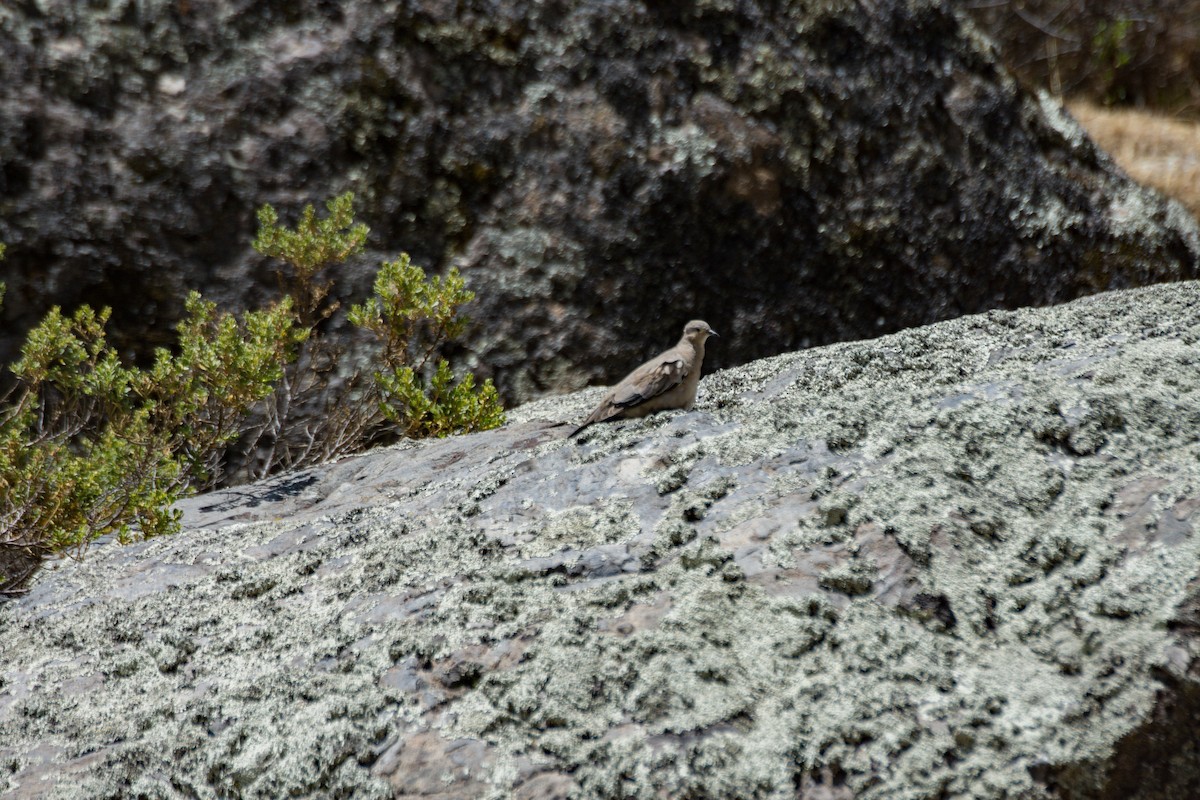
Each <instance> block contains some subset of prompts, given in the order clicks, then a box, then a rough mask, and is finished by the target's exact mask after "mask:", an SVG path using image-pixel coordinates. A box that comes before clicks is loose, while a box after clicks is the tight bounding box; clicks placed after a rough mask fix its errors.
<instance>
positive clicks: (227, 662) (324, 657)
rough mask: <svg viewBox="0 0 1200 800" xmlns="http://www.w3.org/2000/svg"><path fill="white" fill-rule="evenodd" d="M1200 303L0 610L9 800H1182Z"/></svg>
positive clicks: (734, 385)
mask: <svg viewBox="0 0 1200 800" xmlns="http://www.w3.org/2000/svg"><path fill="white" fill-rule="evenodd" d="M1198 364H1200V284H1196V283H1182V284H1176V285H1173V286H1167V287H1156V288H1152V289H1144V290H1135V291H1126V292H1118V293H1111V294H1105V295H1101V296H1098V297H1094V298H1090V299H1086V300H1081V301H1077V302H1075V303H1073V304H1071V305H1067V306H1062V307H1057V308H1052V309H1044V310H1029V311H1020V312H991V313H988V314H986V315H982V316H974V317H967V318H963V319H959V320H955V321H951V322H945V323H940V324H938V325H934V326H931V327H927V328H922V329H917V330H911V331H906V332H903V333H900V334H896V335H892V336H888V337H885V338H881V339H878V340H874V341H868V342H861V343H852V344H840V345H834V346H830V347H825V348H821V349H814V350H809V351H805V352H800V353H795V354H791V355H786V356H780V357H777V358H773V359H769V360H762V361H757V362H754V363H752V364H748V365H746V366H743V367H740V368H737V369H731V370H725V371H722V372H718V373H716V374H713V375H711V376H709V377H707V378H706V379H705V380H704V381H703V382H702V384H701V398H700V402H699V404H698V407H697V410H695V411H694V412H690V413H681V412H667V413H664V414H660V415H657V416H654V417H650V418H647V419H645V420H637V421H631V422H627V423H618V424H611V425H603V426H595V427H594V428H592V429H589V431H588V432H587V434H586V435H585V436H584V437H582V441H578V442H577V441H573V440H567V439H566V438H565V434H566V433H567V432H568V431H569V430H570V427H568V426H567V425H566V424H563V423H564V422H574V421H577V420H578V419H579V418H580V417H581V416H582V415H584V414H585V413H586V412H587V410H588V409H589V407H590V404H591V403H592V402H594V400H595V395H596V392H594V391H591V392H585V393H580V394H576V395H572V396H570V397H565V398H560V399H557V400H552V401H551V400H546V401H540V402H538V403H534V404H530V405H527V406H525V407H522V408H520V409H517V410H516V411H515V412H514V414H513V418H514V419H513V421H512V422H511V423H510V424H509V425H508V426H506V427H505V428H502V429H499V430H496V431H489V432H486V433H480V434H474V435H470V436H465V437H459V438H454V439H448V440H443V441H436V442H425V443H420V444H408V445H405V446H402V447H398V448H395V449H388V450H380V451H376V452H372V453H369V454H365V455H363V456H359V457H356V458H351V459H347V460H345V461H342V462H340V463H337V464H333V465H328V466H325V467H321V468H318V469H313V470H309V471H307V472H302V473H295V474H291V475H286V476H280V477H277V478H275V479H273V480H270V481H267V482H264V483H261V484H257V485H255V486H250V487H241V488H239V489H236V490H228V491H224V492H219V493H215V494H211V495H206V496H202V497H197V498H193V499H190V500H188V501H186V502H185V503H184V504H183V511H184V515H185V527H186V528H187V530H186V531H185V532H184V533H182V534H181V535H179V536H177V537H174V538H167V539H159V540H153V541H150V542H146V543H142V544H138V545H135V546H131V547H125V548H121V547H117V546H115V545H104V546H99V547H96V548H94V549H93V551H92V552H91V553H89V554H88V557H87V559H86V560H85V561H84V562H82V563H73V562H65V563H63V564H61V565H59V566H57V568H50V569H45V570H43V571H42V573H41V574H40V575H39V576H38V577H37V578H36V579H35V581H34V583H33V587H32V590H31V592H30V593H29V594H28V595H27V596H25V597H23V598H21V599H20V600H17V601H14V602H8V603H4V604H0V793H2V794H4V796H5V797H13V798H55V797H73V798H74V797H135V796H136V797H200V798H216V797H259V798H278V797H291V796H308V797H337V796H354V797H404V798H442V799H443V800H449V798H479V797H496V798H500V797H521V798H564V797H587V798H659V797H688V798H731V797H742V798H784V797H788V798H791V797H797V796H799V797H806V798H861V799H862V800H885V799H886V800H893V799H894V798H911V799H912V800H918V799H921V800H924V799H926V798H928V800H933V799H934V798H945V797H973V798H980V799H981V800H985V799H988V798H995V799H996V800H999V799H1000V798H1034V797H1038V798H1044V797H1050V798H1060V799H1061V800H1067V798H1070V800H1085V799H1090V798H1096V799H1097V800H1099V799H1100V798H1123V799H1132V800H1167V799H1168V798H1183V797H1190V796H1192V793H1193V792H1194V788H1195V786H1196V785H1200V783H1198V782H1200V752H1198V751H1197V749H1196V746H1195V720H1196V718H1197V716H1198V715H1200V536H1198V535H1197V531H1196V525H1197V522H1198V521H1200V517H1198V513H1200V436H1198V435H1197V431H1200V370H1197V366H1198Z"/></svg>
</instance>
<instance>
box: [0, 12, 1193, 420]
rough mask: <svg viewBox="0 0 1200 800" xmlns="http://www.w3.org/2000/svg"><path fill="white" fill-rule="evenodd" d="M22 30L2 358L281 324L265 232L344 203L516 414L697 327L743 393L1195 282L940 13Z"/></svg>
mask: <svg viewBox="0 0 1200 800" xmlns="http://www.w3.org/2000/svg"><path fill="white" fill-rule="evenodd" d="M0 33H2V35H0V63H2V64H3V67H0V68H2V69H3V70H4V80H3V81H2V82H0V117H2V118H3V119H5V120H6V124H5V125H3V126H0V159H2V160H3V164H2V169H0V181H3V183H2V185H0V239H2V240H4V241H7V242H8V243H9V244H10V251H9V259H8V261H7V262H5V263H4V265H3V266H0V270H3V272H2V273H0V277H3V279H4V280H6V281H7V282H8V283H9V299H8V303H7V308H6V309H5V310H4V314H5V324H4V327H3V330H4V334H3V336H2V337H0V339H2V340H0V351H3V353H7V354H11V352H12V348H13V347H14V346H15V344H16V343H17V342H18V341H19V340H20V332H21V331H23V330H25V329H27V328H28V327H29V326H30V325H32V324H33V323H34V322H35V321H36V320H37V319H38V318H39V317H40V316H41V314H42V313H43V312H44V311H45V309H46V307H47V306H48V305H49V303H50V302H52V301H53V302H60V303H64V304H67V305H72V304H74V303H77V302H79V301H84V300H86V301H89V302H92V303H95V304H111V305H114V306H115V307H116V309H117V315H116V320H117V325H118V326H119V327H120V328H121V329H122V331H123V332H124V341H125V342H126V343H128V345H129V347H130V348H131V349H136V347H137V346H138V345H144V344H146V343H150V344H157V343H160V342H162V341H164V337H166V336H167V331H168V328H169V326H168V324H167V323H168V322H169V321H170V320H172V319H173V318H174V317H175V315H176V314H177V313H178V312H179V310H180V306H181V303H182V296H183V290H184V288H185V287H192V286H198V287H201V288H203V289H204V290H205V291H206V292H207V293H208V294H209V295H210V296H214V297H216V298H217V299H221V300H224V301H226V302H227V303H229V304H232V305H242V304H245V303H252V302H258V301H261V300H262V299H264V298H265V297H268V296H269V295H270V294H271V290H272V289H273V286H274V281H273V279H272V277H271V275H270V270H269V269H268V268H267V267H266V266H265V265H263V264H262V263H261V262H260V261H259V260H257V259H256V258H254V257H253V255H252V253H251V251H250V249H249V245H248V243H249V240H250V238H251V235H252V232H253V210H254V208H255V207H257V206H258V205H259V204H261V203H263V202H272V203H274V204H276V205H278V206H280V207H282V208H284V209H285V210H295V209H296V208H297V207H298V206H299V205H300V204H301V203H302V202H305V201H310V200H315V199H319V198H322V197H326V196H329V195H331V194H333V193H334V192H335V191H337V190H341V189H344V188H353V189H354V190H355V191H356V192H357V193H358V195H359V198H360V208H361V216H362V217H363V218H364V219H365V220H366V221H367V222H368V223H369V224H370V225H371V226H372V228H373V230H374V234H373V243H372V246H373V247H374V248H375V251H374V252H372V253H371V254H370V256H369V257H367V258H364V259H363V260H362V261H360V262H358V263H355V264H354V265H351V266H350V267H349V268H348V270H347V272H348V281H347V288H346V291H347V292H348V293H350V294H354V295H356V296H361V295H363V294H365V292H366V291H367V289H368V286H369V284H368V280H367V278H368V276H369V272H370V270H371V268H373V263H372V262H373V261H375V260H377V259H378V258H379V257H382V256H385V255H394V254H395V253H396V252H397V251H398V250H400V249H406V250H408V251H410V252H411V253H412V254H413V255H414V257H415V258H416V260H417V261H418V263H422V264H424V265H426V266H427V267H430V268H433V269H435V270H441V269H444V268H445V267H447V266H448V265H450V264H458V265H460V266H461V267H462V268H463V270H464V271H465V273H466V275H467V278H468V281H469V282H470V284H471V286H472V287H473V288H474V289H476V290H477V291H478V292H479V295H480V299H479V302H478V306H477V308H476V309H475V311H474V316H475V318H476V319H477V321H478V325H477V327H476V329H475V331H474V332H473V334H472V338H471V340H470V343H469V346H470V348H471V350H472V351H473V355H474V357H475V359H476V360H477V361H478V362H479V363H480V365H481V371H482V372H483V373H484V374H494V375H495V377H496V378H497V380H498V384H499V386H500V387H501V389H502V391H503V392H504V393H505V395H506V396H507V397H508V398H510V399H521V398H530V397H533V396H537V395H539V394H541V393H544V392H547V391H550V390H555V389H562V388H569V387H578V386H582V385H584V384H585V383H587V382H594V381H603V380H611V379H613V378H615V377H617V376H619V375H620V374H622V373H623V371H624V370H626V369H628V367H629V366H630V365H632V364H635V363H637V361H638V360H639V358H641V357H642V356H645V355H649V354H650V352H651V351H652V350H654V349H655V348H657V347H661V346H662V345H663V344H664V343H669V342H670V341H672V340H673V339H674V337H675V336H676V335H677V328H678V326H679V325H680V324H681V323H682V322H683V321H685V320H686V319H687V318H689V317H697V316H698V317H703V318H705V319H709V320H711V321H712V322H713V324H714V325H715V326H716V327H717V328H718V330H720V331H721V332H722V333H723V334H726V339H725V347H724V348H723V349H722V350H721V351H720V352H714V353H713V356H712V359H713V362H712V366H721V365H728V364H731V363H741V362H744V361H747V360H750V359H752V358H757V357H761V356H764V355H770V354H774V353H777V352H780V351H782V350H787V349H794V348H795V347H797V346H801V345H806V344H816V343H826V342H831V341H835V340H840V339H848V338H861V337H864V336H870V335H875V334H878V333H882V332H886V331H891V330H896V329H899V328H903V327H907V326H911V325H915V324H920V323H924V322H928V321H931V320H936V319H941V318H946V317H950V316H955V315H959V314H962V313H966V312H972V311H978V310H983V309H987V308H993V307H1014V306H1019V305H1029V304H1045V303H1050V302H1055V301H1061V300H1064V299H1068V298H1071V297H1075V296H1078V295H1081V294H1087V293H1091V292H1095V291H1097V290H1103V289H1110V288H1117V287H1124V286H1132V285H1140V284H1146V283H1150V282H1156V281H1165V280H1175V279H1180V278H1185V277H1189V276H1195V275H1197V268H1198V264H1200V261H1198V259H1200V244H1198V236H1197V229H1196V226H1195V223H1194V221H1193V220H1191V219H1190V218H1188V217H1186V216H1185V215H1184V214H1183V213H1182V212H1181V211H1180V209H1179V208H1178V207H1177V206H1175V205H1171V204H1168V203H1166V202H1164V201H1163V200H1162V199H1161V198H1159V197H1158V196H1156V195H1154V194H1152V193H1149V192H1147V191H1144V190H1142V189H1140V188H1139V187H1137V186H1135V185H1133V184H1131V183H1130V182H1129V181H1128V180H1127V179H1125V178H1124V177H1123V176H1122V175H1120V174H1118V172H1117V170H1116V169H1115V167H1114V166H1113V165H1112V164H1111V162H1110V161H1109V160H1108V159H1107V158H1106V157H1105V156H1104V155H1103V154H1101V153H1099V152H1098V151H1097V150H1096V149H1095V148H1094V147H1093V146H1092V145H1091V144H1090V143H1089V142H1088V141H1087V140H1086V139H1085V138H1084V136H1083V134H1082V132H1081V131H1080V130H1079V128H1078V127H1077V126H1076V125H1075V124H1074V123H1073V122H1072V121H1071V120H1070V119H1069V118H1067V117H1065V116H1064V115H1063V113H1062V112H1061V111H1060V110H1059V109H1058V108H1057V107H1054V106H1053V104H1052V103H1050V102H1049V101H1042V100H1039V99H1037V98H1034V97H1032V96H1030V95H1029V94H1027V93H1025V92H1024V91H1022V90H1021V89H1020V88H1019V87H1018V86H1017V85H1016V84H1015V83H1014V81H1013V80H1012V79H1011V78H1010V77H1009V76H1008V75H1007V73H1005V72H1004V71H1003V70H1002V69H1001V68H1000V67H998V66H997V62H996V59H995V57H994V53H993V52H992V50H991V48H990V47H989V46H988V45H987V44H986V43H984V42H983V41H982V40H981V39H980V38H979V37H978V36H977V35H976V34H975V33H974V32H973V31H972V29H971V28H970V27H969V25H968V24H967V23H964V22H962V21H960V19H959V17H957V16H956V15H955V14H954V13H953V12H952V11H951V9H950V8H949V7H948V5H947V4H946V3H943V2H934V0H917V2H911V1H910V0H904V1H901V0H881V2H870V3H864V2H852V1H851V0H822V1H821V2H816V1H814V2H805V3H776V2H767V1H766V0H763V1H762V2H731V3H716V2H713V3H691V2H688V3H675V2H653V3H639V2H629V1H628V0H618V1H617V2H610V3H555V2H549V3H515V2H514V3H498V2H471V3H449V2H437V0H427V1H426V2H416V1H415V0H411V1H410V2H382V1H379V2H356V3H352V4H339V3H327V2H323V1H322V0H298V2H291V3H286V4H279V3H246V2H233V0H216V1H215V2H205V3H200V2H180V1H179V0H141V1H140V2H134V0H111V2H104V3H86V4H83V3H75V2H68V0H47V2H39V3H36V4H35V3H32V2H29V1H28V0H23V1H19V2H15V3H8V4H6V5H5V7H4V8H3V9H0ZM647 330H657V331H658V335H657V336H655V337H652V340H648V341H646V344H645V352H634V353H631V352H629V350H628V346H627V345H623V344H622V343H623V342H628V341H629V340H630V338H631V336H632V338H633V339H634V340H635V341H641V340H642V339H645V338H646V336H645V334H646V332H647ZM635 332H636V335H635ZM3 353H0V354H3Z"/></svg>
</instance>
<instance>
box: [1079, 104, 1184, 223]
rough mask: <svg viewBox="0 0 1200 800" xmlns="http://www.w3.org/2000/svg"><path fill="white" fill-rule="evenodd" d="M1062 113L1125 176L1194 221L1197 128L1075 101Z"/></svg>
mask: <svg viewBox="0 0 1200 800" xmlns="http://www.w3.org/2000/svg"><path fill="white" fill-rule="evenodd" d="M1067 108H1068V110H1070V112H1071V113H1072V114H1073V115H1074V116H1075V119H1077V120H1079V124H1080V125H1082V126H1083V127H1084V129H1085V130H1087V132H1088V135H1090V136H1091V137H1092V140H1093V141H1095V142H1096V144H1098V145H1100V146H1101V147H1102V148H1104V149H1105V150H1107V151H1108V152H1109V153H1110V154H1111V155H1112V157H1113V159H1114V160H1115V161H1116V162H1117V164H1119V165H1120V166H1121V168H1122V169H1123V170H1125V171H1126V172H1127V173H1129V176H1130V177H1131V178H1133V179H1134V180H1135V181H1138V182H1139V183H1143V184H1145V185H1147V186H1152V187H1154V188H1155V189H1158V190H1159V191H1160V192H1162V193H1163V194H1165V195H1167V196H1168V197H1173V198H1175V199H1176V200H1178V201H1180V202H1181V203H1183V205H1184V206H1185V207H1187V209H1188V210H1189V211H1191V212H1192V214H1193V215H1195V216H1196V217H1197V218H1200V123H1197V122H1185V121H1182V120H1178V119H1173V118H1171V117H1167V116H1163V115H1161V114H1155V113H1152V112H1148V111H1136V110H1129V109H1119V110H1118V109H1109V108H1102V107H1100V106H1096V105H1092V104H1091V103H1087V102H1081V101H1075V102H1071V103H1068V104H1067Z"/></svg>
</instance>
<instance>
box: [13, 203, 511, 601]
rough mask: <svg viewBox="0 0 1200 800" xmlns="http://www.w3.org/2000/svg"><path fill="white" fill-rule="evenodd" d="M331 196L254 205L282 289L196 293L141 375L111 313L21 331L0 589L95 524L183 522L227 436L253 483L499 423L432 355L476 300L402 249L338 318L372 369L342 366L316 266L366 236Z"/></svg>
mask: <svg viewBox="0 0 1200 800" xmlns="http://www.w3.org/2000/svg"><path fill="white" fill-rule="evenodd" d="M326 205H327V208H328V209H329V215H328V216H327V217H326V218H325V219H320V220H318V219H317V218H316V214H315V213H314V211H313V208H312V206H308V207H306V208H305V209H304V211H303V213H302V214H301V217H300V220H299V222H298V223H297V225H296V227H295V228H294V229H288V228H286V227H283V226H280V225H279V224H278V221H279V220H278V215H277V214H276V212H275V210H274V209H273V208H271V207H270V206H264V207H263V208H262V209H261V210H260V211H259V214H258V219H259V231H258V236H257V237H256V238H255V240H254V247H255V249H257V250H258V251H259V252H260V253H263V254H264V255H267V256H271V257H274V258H278V259H280V260H282V261H283V262H284V264H285V269H284V270H282V271H281V274H280V279H281V287H282V290H283V294H284V297H283V299H282V300H281V301H279V302H278V303H276V304H274V305H272V306H270V307H269V308H267V309H265V310H262V311H250V312H247V313H245V314H243V315H241V316H240V317H235V316H233V315H230V314H224V313H218V312H217V309H216V306H215V305H214V304H213V303H211V302H209V301H206V300H204V299H202V298H201V297H200V295H198V294H196V293H192V294H191V295H189V296H188V298H187V300H186V303H185V309H186V316H185V318H184V320H183V321H182V322H181V323H180V324H179V325H178V328H177V330H178V343H177V346H176V347H175V349H174V350H173V351H168V350H166V349H159V350H157V351H156V353H155V358H154V361H153V364H152V365H151V366H150V367H149V368H148V369H140V368H138V367H134V366H129V365H126V364H124V363H122V361H121V359H120V358H119V357H118V355H117V352H116V351H115V350H114V349H113V348H112V347H111V346H110V345H109V344H108V342H107V341H106V338H105V325H106V323H107V322H108V318H109V311H108V310H107V309H105V310H102V311H100V312H96V311H93V310H92V309H91V308H89V307H87V306H83V307H81V308H79V309H78V310H76V311H75V312H74V313H73V314H72V315H70V316H67V315H65V314H63V313H62V311H61V310H60V309H58V308H55V309H53V310H52V311H51V312H50V313H49V314H48V315H47V316H46V318H45V319H44V320H43V321H42V322H41V324H39V325H38V326H37V327H36V328H34V329H33V330H32V331H30V333H29V335H28V338H27V339H26V342H25V345H24V347H23V348H22V351H21V358H20V359H19V360H18V361H17V362H16V363H15V364H13V365H12V366H11V372H12V378H13V387H12V389H11V390H10V392H9V393H8V394H7V395H6V396H5V397H4V398H3V401H2V402H0V584H4V588H2V589H0V591H4V590H8V591H12V590H14V589H15V588H17V587H19V586H20V584H21V583H22V582H23V581H24V580H25V579H26V578H27V577H28V575H30V574H32V572H33V570H35V569H36V567H37V565H38V564H39V563H40V562H41V560H42V559H44V558H45V557H46V556H47V555H50V554H54V553H66V554H69V555H73V556H81V555H82V553H83V552H84V550H85V549H86V548H87V546H88V544H89V543H90V542H92V541H94V540H95V539H96V538H97V537H100V536H103V535H105V534H109V533H113V534H115V535H116V537H117V539H118V540H119V541H121V542H127V541H131V540H134V539H139V538H146V537H151V536H157V535H161V534H165V533H171V532H173V531H176V530H178V528H179V518H178V512H177V511H175V510H173V509H172V505H173V504H174V502H175V501H176V500H177V499H179V498H180V497H181V496H182V495H184V494H185V493H187V492H189V491H192V490H194V489H197V488H205V487H210V486H213V485H216V484H217V483H218V482H221V481H225V480H227V479H228V476H227V475H224V474H223V472H224V469H225V467H226V465H227V463H228V461H229V459H230V456H231V447H234V446H235V445H236V447H237V448H239V451H240V452H242V453H246V452H249V453H250V454H252V456H253V457H254V467H253V468H252V469H246V470H245V471H244V474H245V475H247V476H248V477H259V476H261V475H266V474H270V473H274V472H278V471H281V470H283V469H287V468H293V467H299V466H304V465H306V464H312V463H317V462H320V461H325V460H328V459H330V458H333V457H335V456H338V455H341V454H344V453H348V452H354V451H358V450H363V449H365V448H366V447H368V446H370V445H371V444H373V443H376V442H378V441H381V440H384V439H387V438H394V437H396V436H445V435H448V434H451V433H461V432H466V431H472V430H482V429H486V428H492V427H495V426H497V425H500V424H502V423H503V422H504V413H503V410H502V408H501V405H500V401H499V398H498V396H497V394H496V389H495V387H494V386H492V383H491V381H485V382H484V383H483V384H482V386H478V387H477V386H476V384H475V379H474V376H472V375H470V374H467V375H465V376H463V378H462V379H461V380H459V381H458V382H455V381H454V378H453V375H452V372H451V369H450V365H449V363H448V362H447V361H446V360H444V359H441V358H436V363H435V357H436V356H437V355H438V352H439V349H440V348H441V346H442V345H443V344H445V343H446V342H447V341H449V340H450V339H453V338H454V337H457V336H459V335H461V333H462V332H463V330H464V328H465V326H466V320H465V318H464V317H463V316H462V315H461V313H460V310H461V307H462V306H463V305H464V304H465V303H468V302H470V301H471V299H473V297H474V295H473V294H472V293H471V292H470V291H468V290H467V289H466V286H465V284H464V282H463V280H462V278H461V277H460V276H459V274H458V272H457V271H455V270H451V271H450V273H449V274H448V275H447V276H446V277H445V278H444V279H442V278H439V277H434V278H432V279H429V278H427V277H426V275H425V273H424V272H423V271H422V270H421V269H420V268H419V267H416V266H414V265H412V264H411V263H410V261H409V258H408V256H407V255H405V254H401V256H400V258H399V259H397V260H396V261H392V262H387V263H384V264H383V265H382V267H381V268H380V270H379V273H378V275H377V277H376V280H375V286H374V296H373V297H371V298H370V299H368V300H367V301H365V302H364V303H362V304H360V305H355V306H353V307H352V308H351V309H350V311H349V313H348V314H347V317H348V319H349V321H350V322H351V323H352V324H354V325H356V326H358V327H359V328H361V329H362V330H364V331H366V332H368V333H369V334H370V335H371V337H372V339H373V342H374V345H373V349H372V353H371V356H372V360H371V361H370V366H369V367H368V369H367V370H363V369H346V365H345V364H344V363H343V361H344V358H343V357H344V355H345V353H344V351H343V349H342V348H341V347H338V346H336V345H334V344H332V343H331V341H330V339H329V338H328V337H325V336H322V335H321V333H322V329H323V326H324V324H325V323H326V321H327V320H330V318H331V317H332V316H333V315H334V314H335V313H336V312H337V310H338V304H337V302H336V301H335V300H333V299H332V298H331V287H332V285H333V280H332V278H331V277H330V276H329V275H328V272H329V271H330V268H332V267H334V266H336V265H338V264H340V263H342V262H344V261H345V260H346V259H347V258H349V257H351V256H353V255H355V254H357V253H360V252H361V251H362V249H363V245H364V243H365V241H366V236H367V228H366V226H364V225H361V224H356V223H355V222H354V219H353V196H352V195H350V194H345V195H342V196H340V197H338V198H335V199H334V200H331V201H329V202H328V203H327V204H326ZM3 252H4V251H3V245H0V257H2V256H3ZM3 292H4V286H3V284H0V299H2V298H3ZM5 581H7V583H5Z"/></svg>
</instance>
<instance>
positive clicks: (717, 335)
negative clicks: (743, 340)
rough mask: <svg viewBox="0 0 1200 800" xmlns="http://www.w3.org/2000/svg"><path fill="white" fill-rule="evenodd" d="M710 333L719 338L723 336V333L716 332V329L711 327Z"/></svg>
mask: <svg viewBox="0 0 1200 800" xmlns="http://www.w3.org/2000/svg"><path fill="white" fill-rule="evenodd" d="M708 335H709V336H716V337H717V338H720V337H721V334H719V333H717V332H716V331H714V330H713V329H712V328H709V329H708Z"/></svg>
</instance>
